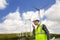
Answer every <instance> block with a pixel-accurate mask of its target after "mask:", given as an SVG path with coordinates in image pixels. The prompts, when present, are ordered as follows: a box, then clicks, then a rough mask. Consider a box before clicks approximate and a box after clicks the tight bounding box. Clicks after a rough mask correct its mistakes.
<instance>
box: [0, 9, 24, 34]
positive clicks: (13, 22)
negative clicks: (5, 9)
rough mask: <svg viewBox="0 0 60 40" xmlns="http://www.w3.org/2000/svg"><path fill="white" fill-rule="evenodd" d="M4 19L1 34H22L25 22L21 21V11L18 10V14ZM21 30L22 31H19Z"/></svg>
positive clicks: (0, 27) (10, 14)
mask: <svg viewBox="0 0 60 40" xmlns="http://www.w3.org/2000/svg"><path fill="white" fill-rule="evenodd" d="M3 19H5V20H4V22H3V23H0V30H1V29H2V30H3V29H4V30H3V31H2V30H1V31H0V32H4V33H7V32H8V33H9V32H17V31H19V32H21V27H23V25H24V24H23V21H22V20H21V17H20V13H19V10H18V9H17V10H16V12H13V13H9V14H8V15H7V16H6V17H4V18H3ZM19 29H20V30H19Z"/></svg>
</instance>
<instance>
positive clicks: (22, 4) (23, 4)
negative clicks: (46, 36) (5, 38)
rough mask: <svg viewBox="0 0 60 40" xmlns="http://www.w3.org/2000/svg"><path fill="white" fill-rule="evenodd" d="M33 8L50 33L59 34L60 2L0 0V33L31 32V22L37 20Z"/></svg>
mask: <svg viewBox="0 0 60 40" xmlns="http://www.w3.org/2000/svg"><path fill="white" fill-rule="evenodd" d="M35 8H39V9H40V10H41V11H40V13H41V21H42V23H43V24H45V25H46V26H47V28H48V30H49V31H50V33H57V34H60V15H59V13H60V0H13V1H12V0H0V33H19V32H25V31H30V29H31V31H32V27H30V26H31V21H32V20H33V19H34V18H38V11H37V10H36V9H35ZM30 19H31V21H30Z"/></svg>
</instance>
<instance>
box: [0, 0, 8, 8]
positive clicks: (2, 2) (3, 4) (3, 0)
mask: <svg viewBox="0 0 60 40" xmlns="http://www.w3.org/2000/svg"><path fill="white" fill-rule="evenodd" d="M6 5H8V3H7V2H6V0H0V9H4V8H6Z"/></svg>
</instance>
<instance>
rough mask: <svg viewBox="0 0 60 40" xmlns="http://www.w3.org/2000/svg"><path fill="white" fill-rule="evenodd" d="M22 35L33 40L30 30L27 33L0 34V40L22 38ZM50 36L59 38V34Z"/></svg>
mask: <svg viewBox="0 0 60 40" xmlns="http://www.w3.org/2000/svg"><path fill="white" fill-rule="evenodd" d="M22 36H23V37H24V36H25V37H27V39H29V40H33V36H30V32H27V33H18V34H15V33H14V34H0V40H17V39H20V38H22ZM50 36H51V38H52V37H55V38H60V34H50Z"/></svg>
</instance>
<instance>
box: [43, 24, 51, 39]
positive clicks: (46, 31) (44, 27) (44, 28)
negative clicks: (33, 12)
mask: <svg viewBox="0 0 60 40" xmlns="http://www.w3.org/2000/svg"><path fill="white" fill-rule="evenodd" d="M43 30H44V31H45V33H46V34H47V39H48V40H49V39H50V35H49V31H48V29H47V28H46V26H45V25H44V24H43Z"/></svg>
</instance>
